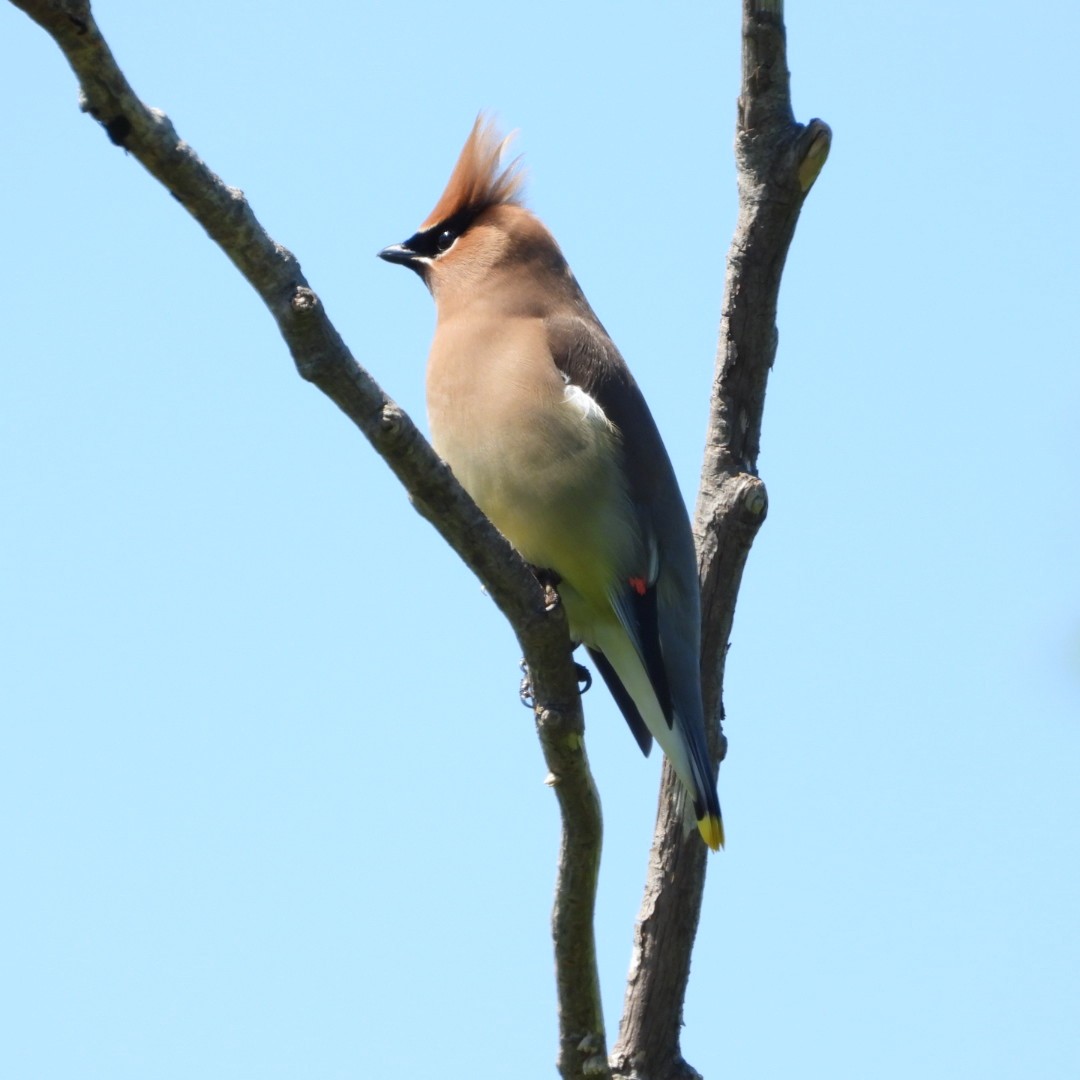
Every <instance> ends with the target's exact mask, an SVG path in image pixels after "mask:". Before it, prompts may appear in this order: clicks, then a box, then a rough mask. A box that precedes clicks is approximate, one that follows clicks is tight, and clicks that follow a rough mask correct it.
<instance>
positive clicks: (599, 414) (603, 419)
mask: <svg viewBox="0 0 1080 1080" xmlns="http://www.w3.org/2000/svg"><path fill="white" fill-rule="evenodd" d="M563 382H565V383H566V389H565V390H563V400H564V401H565V402H566V403H567V404H568V405H570V406H572V407H573V408H574V409H575V410H577V412H579V413H580V414H581V418H582V419H583V420H585V421H586V422H587V423H589V424H602V425H603V426H604V427H606V428H612V427H613V425H612V423H611V421H610V420H608V418H607V414H606V413H605V412H604V410H603V409H601V408H600V406H599V404H597V401H596V399H595V398H593V397H590V396H589V395H588V394H587V393H586V392H585V391H584V390H582V389H581V387H580V386H575V385H574V384H573V383H572V382H570V381H569V378H568V377H567V376H566V375H563Z"/></svg>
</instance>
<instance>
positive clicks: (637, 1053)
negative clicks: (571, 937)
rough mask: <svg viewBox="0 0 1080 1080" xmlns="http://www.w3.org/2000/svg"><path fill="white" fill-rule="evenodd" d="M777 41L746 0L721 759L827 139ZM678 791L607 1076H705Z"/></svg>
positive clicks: (724, 506)
mask: <svg viewBox="0 0 1080 1080" xmlns="http://www.w3.org/2000/svg"><path fill="white" fill-rule="evenodd" d="M785 36H786V35H785V31H784V5H783V0H743V11H742V44H743V49H742V88H741V92H740V96H739V102H738V120H737V127H736V139H735V157H736V164H737V166H738V186H739V217H738V221H737V223H736V227H735V235H734V237H733V239H732V242H731V247H730V249H729V253H728V264H727V276H726V279H725V282H724V302H723V315H722V320H721V325H720V341H719V346H718V349H717V357H716V373H715V377H714V382H713V390H712V400H711V407H710V416H709V425H708V431H707V434H706V444H705V456H704V463H703V468H702V477H701V487H700V490H699V493H698V504H697V510H696V513H695V520H694V532H695V536H696V539H697V545H698V568H699V572H700V575H701V586H702V623H703V634H702V660H701V663H702V683H703V689H704V695H705V710H706V716H708V717H709V718H710V732H709V739H710V746H711V749H712V753H713V760H714V761H715V762H717V763H719V762H720V761H721V760H722V759H723V757H724V754H725V751H726V748H727V740H726V739H725V737H724V734H723V728H722V720H723V715H724V709H723V677H724V661H725V657H726V654H727V644H728V640H729V637H730V634H731V626H732V621H733V619H734V615H735V601H736V597H737V596H738V591H739V585H740V583H741V581H742V572H743V567H744V566H745V565H746V558H747V555H748V554H749V552H750V546H751V544H752V543H753V541H754V537H755V536H756V535H757V530H758V528H759V527H760V526H761V523H762V522H763V521H764V520H765V513H766V509H767V506H768V501H767V497H766V493H765V485H764V484H763V483H762V481H761V480H760V478H759V477H758V475H757V458H758V448H759V445H760V438H761V417H762V412H763V410H764V407H765V388H766V383H767V381H768V375H769V370H770V368H771V367H772V363H773V359H774V357H775V355H776V343H777V333H776V307H777V297H778V295H779V290H780V277H781V274H782V273H783V268H784V261H785V259H786V257H787V251H788V247H789V245H790V243H791V239H792V236H793V235H794V232H795V225H796V222H797V221H798V217H799V211H800V210H801V209H802V204H803V202H804V201H805V199H806V195H807V193H808V192H809V190H810V187H811V186H812V184H813V182H814V180H815V179H816V178H817V175H818V173H819V172H820V171H821V168H822V166H823V165H824V164H825V159H826V157H827V156H828V152H829V144H830V140H831V133H830V131H829V128H828V126H827V125H826V124H824V123H823V122H822V121H820V120H811V121H810V123H809V124H807V125H806V126H803V125H802V124H797V123H795V120H794V117H793V113H792V109H791V93H790V85H789V75H788V68H787V55H786V41H785ZM677 786H678V782H677V780H676V779H675V777H674V775H673V773H672V771H671V769H670V767H669V766H668V765H667V764H666V763H665V765H664V774H663V780H662V783H661V789H660V807H659V811H658V814H657V822H656V831H655V833H654V839H653V847H652V852H651V855H650V859H649V870H648V874H647V878H646V884H645V895H644V898H643V900H642V905H641V910H640V912H639V915H638V922H637V926H636V927H635V934H634V945H633V952H632V955H631V961H630V974H629V976H628V979H627V989H626V998H625V1002H624V1006H623V1017H622V1023H621V1025H620V1029H619V1038H618V1041H617V1042H616V1044H615V1047H614V1048H613V1050H612V1058H611V1060H612V1070H613V1075H614V1076H616V1077H622V1078H626V1080H630V1078H633V1080H691V1078H695V1077H699V1075H700V1074H699V1073H697V1072H696V1071H695V1070H694V1069H693V1068H691V1067H690V1066H689V1065H688V1064H687V1063H686V1062H685V1061H684V1060H683V1057H682V1050H681V1048H680V1044H679V1031H680V1028H681V1027H682V1011H683V1001H684V999H685V996H686V986H687V980H688V979H689V975H690V954H691V951H692V949H693V944H694V937H695V935H696V933H697V925H698V919H699V916H700V913H701V899H702V892H703V889H704V886H705V869H706V853H705V849H704V848H703V847H702V845H701V844H700V843H699V842H697V838H696V837H694V836H690V837H687V836H686V833H685V829H684V826H683V823H682V820H681V817H680V815H679V814H678V812H677V811H676V808H675V806H676V804H675V799H674V795H675V792H676V790H677ZM721 801H723V800H722V799H721ZM733 832H734V833H735V835H737V830H733ZM729 835H730V834H729Z"/></svg>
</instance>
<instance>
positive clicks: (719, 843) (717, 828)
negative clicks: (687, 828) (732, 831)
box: [697, 814, 724, 851]
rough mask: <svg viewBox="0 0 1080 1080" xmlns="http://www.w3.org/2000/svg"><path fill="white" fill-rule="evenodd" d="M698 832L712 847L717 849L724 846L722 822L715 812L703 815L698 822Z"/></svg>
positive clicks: (714, 849)
mask: <svg viewBox="0 0 1080 1080" xmlns="http://www.w3.org/2000/svg"><path fill="white" fill-rule="evenodd" d="M697 827H698V832H700V833H701V839H702V840H704V841H705V843H706V844H708V845H709V847H710V848H712V850H713V851H719V850H720V849H721V848H722V847H723V846H724V823H723V821H721V820H720V818H718V817H717V816H716V815H715V814H709V816H708V817H703V818H702V819H701V820H700V821H699V822H698V823H697Z"/></svg>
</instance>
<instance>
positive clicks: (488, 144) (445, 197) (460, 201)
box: [420, 113, 525, 231]
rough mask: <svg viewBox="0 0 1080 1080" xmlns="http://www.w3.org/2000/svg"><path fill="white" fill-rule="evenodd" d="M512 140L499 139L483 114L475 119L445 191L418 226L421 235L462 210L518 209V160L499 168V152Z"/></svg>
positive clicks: (519, 176) (492, 123) (511, 135)
mask: <svg viewBox="0 0 1080 1080" xmlns="http://www.w3.org/2000/svg"><path fill="white" fill-rule="evenodd" d="M513 137H514V133H511V134H509V135H507V136H506V137H505V138H503V137H502V135H500V134H499V130H498V128H497V127H496V125H495V121H494V120H492V119H491V117H489V116H486V115H485V114H484V113H480V114H479V115H478V116H477V117H476V123H475V124H473V128H472V131H471V132H469V137H468V138H467V139H466V140H465V145H464V146H463V147H462V149H461V156H460V157H459V158H458V160H457V164H456V165H455V166H454V171H453V172H452V173H451V174H450V180H449V182H448V183H447V185H446V190H445V191H444V192H443V193H442V196H441V197H440V199H439V201H438V203H437V204H436V206H435V209H434V210H432V211H431V213H430V214H428V217H427V220H426V221H425V222H424V224H423V225H421V226H420V230H421V231H423V230H424V229H427V228H430V227H431V226H432V225H435V224H437V223H438V222H440V221H446V219H447V218H449V217H452V216H453V215H454V214H457V213H460V212H461V211H463V210H472V211H476V212H477V213H479V212H480V211H482V210H486V209H487V208H488V207H490V206H498V205H500V204H505V203H512V204H514V205H518V206H520V205H521V188H522V185H523V184H524V180H525V178H524V176H523V175H522V173H521V170H520V168H519V163H520V161H521V159H520V158H514V160H513V161H511V162H510V164H509V165H507V166H506V167H505V168H500V167H499V166H500V162H501V161H502V156H503V151H504V150H505V149H506V147H507V145H508V144H509V143H510V141H511V140H512V139H513Z"/></svg>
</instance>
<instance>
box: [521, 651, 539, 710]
mask: <svg viewBox="0 0 1080 1080" xmlns="http://www.w3.org/2000/svg"><path fill="white" fill-rule="evenodd" d="M518 667H519V668H521V685H520V686H519V687H518V697H519V698H520V699H521V704H522V705H524V706H525V708H526V709H535V708H536V698H535V697H533V688H532V680H531V679H530V678H529V665H528V664H526V663H525V657H522V658H521V660H520V661H519V663H518Z"/></svg>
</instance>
